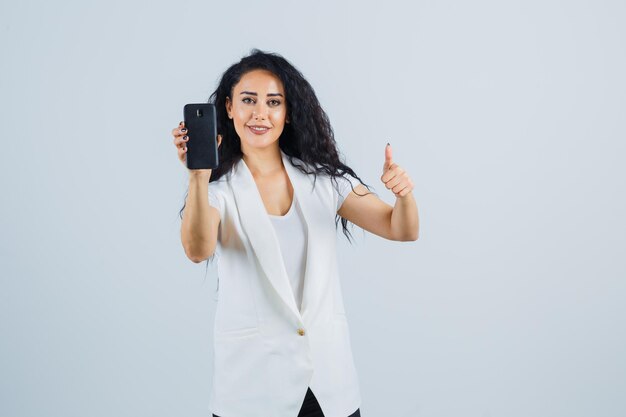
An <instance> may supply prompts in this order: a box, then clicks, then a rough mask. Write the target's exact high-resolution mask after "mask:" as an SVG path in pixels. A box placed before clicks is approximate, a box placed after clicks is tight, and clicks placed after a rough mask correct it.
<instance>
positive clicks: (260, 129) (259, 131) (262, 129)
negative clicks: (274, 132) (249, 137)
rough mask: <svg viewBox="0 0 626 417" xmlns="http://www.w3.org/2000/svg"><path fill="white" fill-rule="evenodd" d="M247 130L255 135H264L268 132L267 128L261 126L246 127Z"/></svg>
mask: <svg viewBox="0 0 626 417" xmlns="http://www.w3.org/2000/svg"><path fill="white" fill-rule="evenodd" d="M248 129H250V131H251V132H252V133H254V134H255V135H262V134H264V133H266V132H267V131H268V130H270V128H269V127H267V126H261V125H257V126H248Z"/></svg>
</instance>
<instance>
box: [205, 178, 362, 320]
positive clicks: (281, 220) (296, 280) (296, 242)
mask: <svg viewBox="0 0 626 417" xmlns="http://www.w3.org/2000/svg"><path fill="white" fill-rule="evenodd" d="M346 176H347V177H348V179H347V180H346V179H345V178H337V183H338V188H339V193H338V199H337V211H339V209H340V208H341V205H342V204H343V202H344V200H345V199H346V197H347V196H348V194H349V193H350V191H352V187H351V185H352V186H353V187H356V186H357V185H358V184H360V182H359V180H357V179H356V178H354V177H353V176H351V175H349V174H346ZM332 188H333V191H334V192H335V193H337V190H335V187H334V184H333V187H332ZM209 204H210V205H211V207H215V208H216V209H218V210H220V208H221V207H222V206H223V201H221V196H220V195H219V194H218V193H214V192H213V193H212V192H211V185H210V183H209ZM267 216H268V217H269V218H270V221H271V223H272V225H273V226H274V231H275V232H276V237H277V238H278V242H279V244H280V251H281V255H282V257H283V262H284V264H285V270H286V271H287V276H288V277H289V282H290V284H291V289H292V291H293V295H294V297H295V300H296V305H297V306H298V308H301V305H302V290H303V288H304V271H305V267H306V249H307V247H306V246H307V232H306V227H305V225H304V219H303V217H302V211H301V210H300V204H299V202H298V199H297V198H296V194H295V193H294V195H293V201H292V203H291V207H290V208H289V211H288V212H287V213H286V214H285V215H284V216H275V215H272V214H269V213H268V214H267ZM219 250H220V245H219V244H218V245H217V248H216V250H215V251H216V254H217V257H219V256H220V254H219Z"/></svg>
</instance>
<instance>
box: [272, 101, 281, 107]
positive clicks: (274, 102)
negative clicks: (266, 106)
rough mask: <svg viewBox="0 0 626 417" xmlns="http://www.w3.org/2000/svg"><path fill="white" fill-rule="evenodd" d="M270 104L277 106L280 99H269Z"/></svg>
mask: <svg viewBox="0 0 626 417" xmlns="http://www.w3.org/2000/svg"><path fill="white" fill-rule="evenodd" d="M270 104H271V105H272V106H278V105H279V104H280V100H270Z"/></svg>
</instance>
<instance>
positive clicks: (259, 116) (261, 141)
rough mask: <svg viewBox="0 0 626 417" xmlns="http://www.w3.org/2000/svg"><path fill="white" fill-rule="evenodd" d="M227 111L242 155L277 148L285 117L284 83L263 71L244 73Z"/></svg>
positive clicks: (229, 101)
mask: <svg viewBox="0 0 626 417" xmlns="http://www.w3.org/2000/svg"><path fill="white" fill-rule="evenodd" d="M226 111H227V112H228V117H229V118H231V119H232V120H233V123H234V125H235V131H236V132H237V135H239V138H240V139H241V151H242V152H244V154H245V153H246V150H247V149H252V148H265V147H268V146H278V138H279V137H280V134H281V133H282V132H283V128H284V126H285V122H286V117H287V104H286V102H285V90H284V88H283V83H282V82H281V81H280V79H279V78H278V77H276V76H275V75H274V74H273V73H271V72H269V71H266V70H252V71H250V72H247V73H245V74H244V75H243V76H242V77H241V79H240V80H239V82H238V83H237V84H235V86H234V87H233V91H232V97H227V98H226Z"/></svg>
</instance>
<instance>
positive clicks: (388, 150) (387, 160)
mask: <svg viewBox="0 0 626 417" xmlns="http://www.w3.org/2000/svg"><path fill="white" fill-rule="evenodd" d="M392 163H393V162H392V161H391V145H390V144H389V142H387V146H385V165H383V171H387V170H388V169H389V167H390V166H391V164H392Z"/></svg>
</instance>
